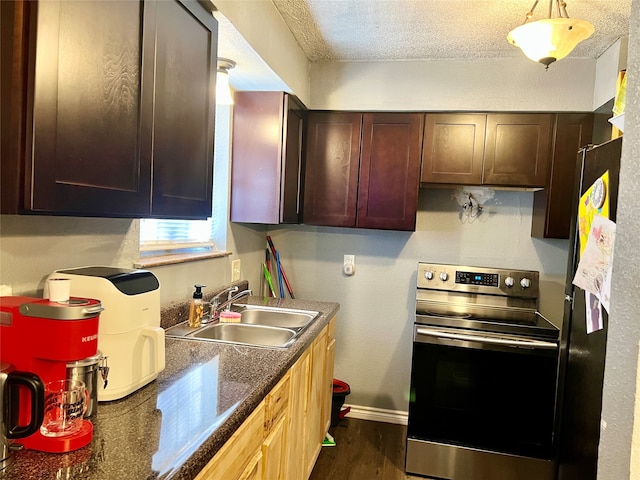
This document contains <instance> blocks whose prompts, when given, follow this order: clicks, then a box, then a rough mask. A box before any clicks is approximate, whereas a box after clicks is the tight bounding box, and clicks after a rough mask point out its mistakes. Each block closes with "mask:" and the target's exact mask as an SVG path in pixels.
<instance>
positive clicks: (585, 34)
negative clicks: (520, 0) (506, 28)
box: [507, 0, 594, 69]
mask: <svg viewBox="0 0 640 480" xmlns="http://www.w3.org/2000/svg"><path fill="white" fill-rule="evenodd" d="M538 1H539V0H535V1H534V3H533V7H531V10H529V12H527V15H526V18H525V20H524V24H522V25H520V26H519V27H516V28H514V29H513V30H511V32H509V35H507V40H508V41H509V43H511V44H512V45H515V46H516V47H519V48H520V49H522V52H523V53H524V54H525V55H526V56H527V57H529V58H530V59H531V60H533V61H534V62H540V63H542V64H543V65H545V66H546V68H547V69H548V68H549V65H550V64H552V63H553V62H555V61H557V60H560V59H562V58H564V57H566V56H567V55H569V53H571V51H572V50H573V49H574V48H575V47H576V45H578V43H580V42H581V41H583V40H585V39H587V38H589V37H590V36H591V35H592V34H593V31H594V27H593V25H591V24H590V23H589V22H587V21H585V20H576V19H573V18H569V15H568V14H567V4H566V3H565V2H564V1H562V0H549V18H546V19H544V20H538V21H535V22H530V21H529V20H531V18H532V17H533V11H534V10H535V8H536V6H537V5H538ZM554 5H555V7H556V10H557V15H558V17H557V18H551V15H552V13H553V7H554Z"/></svg>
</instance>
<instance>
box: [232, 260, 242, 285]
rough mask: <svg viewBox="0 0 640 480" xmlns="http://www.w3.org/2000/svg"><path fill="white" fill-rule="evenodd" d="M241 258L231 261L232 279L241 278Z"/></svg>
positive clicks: (234, 280)
mask: <svg viewBox="0 0 640 480" xmlns="http://www.w3.org/2000/svg"><path fill="white" fill-rule="evenodd" d="M240 265H241V264H240V260H239V259H238V260H234V261H233V262H231V281H232V282H237V281H238V280H240Z"/></svg>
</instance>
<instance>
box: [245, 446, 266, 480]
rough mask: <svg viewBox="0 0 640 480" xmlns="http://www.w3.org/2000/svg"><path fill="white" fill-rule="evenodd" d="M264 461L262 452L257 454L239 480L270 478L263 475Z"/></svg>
mask: <svg viewBox="0 0 640 480" xmlns="http://www.w3.org/2000/svg"><path fill="white" fill-rule="evenodd" d="M262 459H263V456H262V452H258V453H256V455H255V456H254V457H253V458H252V459H251V461H250V462H249V465H247V468H246V469H245V470H244V472H242V474H241V475H240V477H239V478H238V480H263V479H267V478H269V477H264V476H263V475H262Z"/></svg>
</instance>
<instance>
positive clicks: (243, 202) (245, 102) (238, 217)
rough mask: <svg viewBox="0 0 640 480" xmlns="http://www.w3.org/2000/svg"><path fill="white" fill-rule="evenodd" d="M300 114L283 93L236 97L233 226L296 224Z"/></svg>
mask: <svg viewBox="0 0 640 480" xmlns="http://www.w3.org/2000/svg"><path fill="white" fill-rule="evenodd" d="M305 112H306V108H305V107H304V105H303V104H302V103H301V102H300V101H299V100H298V99H297V98H296V97H294V96H292V95H289V94H287V93H284V92H236V94H235V98H234V108H233V142H232V166H231V221H232V222H246V223H263V224H279V223H300V221H301V201H302V198H301V175H302V167H303V165H302V132H303V126H304V118H305Z"/></svg>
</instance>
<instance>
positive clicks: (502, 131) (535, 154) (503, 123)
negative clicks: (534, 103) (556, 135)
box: [482, 113, 553, 187]
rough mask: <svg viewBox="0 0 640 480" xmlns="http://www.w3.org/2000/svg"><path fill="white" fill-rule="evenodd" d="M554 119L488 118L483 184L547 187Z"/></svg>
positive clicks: (535, 116)
mask: <svg viewBox="0 0 640 480" xmlns="http://www.w3.org/2000/svg"><path fill="white" fill-rule="evenodd" d="M552 119H553V115H552V114H549V113H528V114H519V113H514V114H511V113H490V114H488V115H487V133H486V142H485V151H484V176H483V181H482V183H483V184H485V185H504V186H521V187H544V185H545V182H546V179H547V168H548V165H549V157H550V149H551V125H552Z"/></svg>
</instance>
